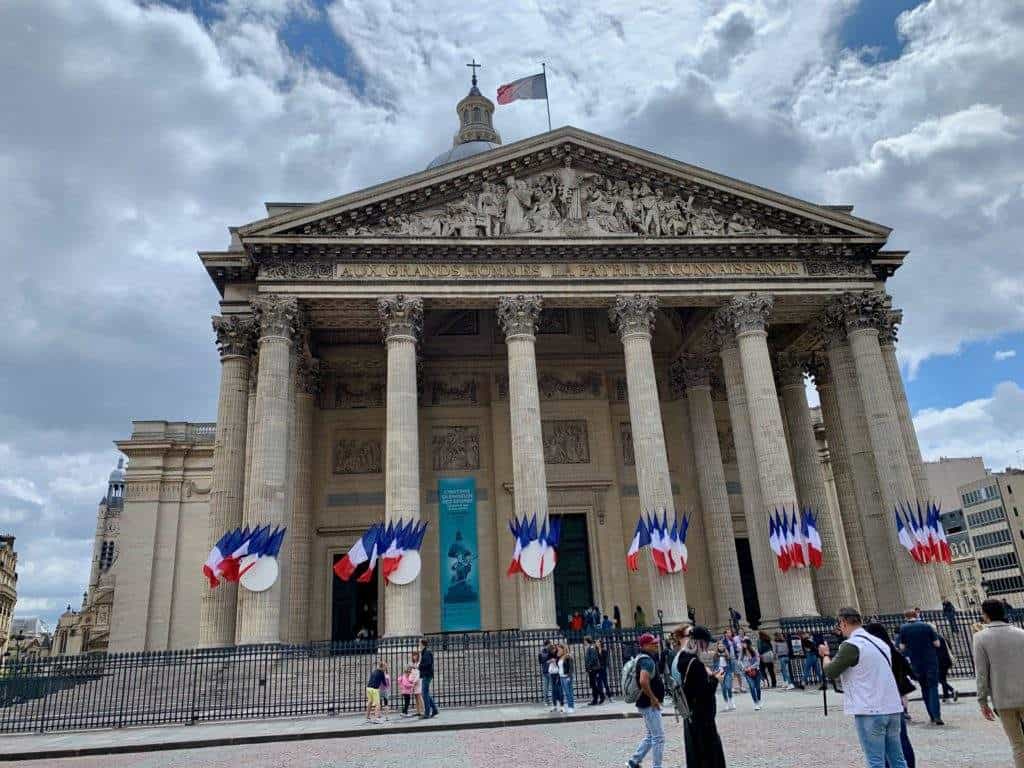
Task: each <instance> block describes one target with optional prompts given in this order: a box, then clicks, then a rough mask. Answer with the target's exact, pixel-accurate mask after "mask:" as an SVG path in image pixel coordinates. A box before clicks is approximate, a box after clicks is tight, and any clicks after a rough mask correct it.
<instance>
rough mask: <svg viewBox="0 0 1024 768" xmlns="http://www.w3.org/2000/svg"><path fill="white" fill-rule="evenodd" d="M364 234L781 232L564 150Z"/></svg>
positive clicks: (393, 218) (700, 234)
mask: <svg viewBox="0 0 1024 768" xmlns="http://www.w3.org/2000/svg"><path fill="white" fill-rule="evenodd" d="M368 233H369V234H372V235H396V236H405V237H456V238H460V237H461V238H478V237H488V238H489V237H506V236H509V237H514V236H528V235H534V236H537V235H540V236H545V235H547V236H551V235H555V236H559V235H562V236H600V235H640V236H643V237H729V236H734V237H749V236H762V237H767V236H773V235H781V234H782V232H781V231H780V230H779V229H778V228H776V227H774V226H769V225H768V224H766V223H764V222H760V221H758V220H757V219H756V218H755V217H754V216H752V215H750V214H749V213H745V212H743V211H740V210H734V211H729V210H725V209H722V208H719V207H716V206H713V205H708V204H705V203H702V202H700V201H698V200H696V198H695V196H694V195H693V194H680V193H679V192H678V190H675V189H673V188H672V187H671V186H667V185H666V186H659V185H657V184H652V183H650V182H648V181H646V180H642V179H641V180H638V181H633V182H630V181H627V180H625V179H613V178H611V177H608V176H605V175H603V174H601V173H592V172H589V171H584V170H582V169H579V168H576V167H574V166H573V164H572V160H571V158H568V157H567V158H565V159H564V160H563V163H562V165H561V166H560V167H558V168H553V169H551V170H547V171H542V172H539V173H534V174H532V175H529V176H526V177H523V178H517V177H515V176H509V177H507V178H506V179H505V183H504V184H501V183H497V182H487V181H484V182H482V183H481V184H480V185H479V187H478V188H477V189H475V190H469V191H466V192H463V193H462V195H461V196H460V197H457V198H456V199H454V200H451V201H448V202H446V203H445V204H443V205H441V206H437V207H433V208H429V209H427V210H422V211H414V212H398V213H392V214H388V215H387V216H385V217H384V219H383V221H381V222H379V223H378V224H377V225H376V226H371V227H370V228H369V230H368ZM307 234H313V232H309V233H307ZM350 234H361V232H355V231H353V232H352V233H350Z"/></svg>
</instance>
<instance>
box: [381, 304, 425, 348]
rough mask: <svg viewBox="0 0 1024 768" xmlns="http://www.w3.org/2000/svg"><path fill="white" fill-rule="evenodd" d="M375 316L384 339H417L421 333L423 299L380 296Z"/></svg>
mask: <svg viewBox="0 0 1024 768" xmlns="http://www.w3.org/2000/svg"><path fill="white" fill-rule="evenodd" d="M377 314H378V315H379V316H380V325H381V332H382V333H383V334H384V338H385V339H392V338H397V337H402V336H404V337H410V336H411V337H412V338H413V339H417V338H419V335H420V333H421V332H422V331H423V299H421V298H419V297H418V296H406V295H404V294H401V293H399V294H396V295H394V296H381V297H380V298H379V299H378V300H377Z"/></svg>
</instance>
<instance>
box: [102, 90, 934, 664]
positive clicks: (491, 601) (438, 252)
mask: <svg viewBox="0 0 1024 768" xmlns="http://www.w3.org/2000/svg"><path fill="white" fill-rule="evenodd" d="M493 110H494V105H493V104H492V103H491V102H490V100H489V99H487V98H485V97H484V96H483V95H482V94H481V93H480V91H479V90H478V89H477V87H476V83H475V81H474V84H473V87H472V89H471V90H470V92H469V94H468V95H467V96H466V98H464V99H463V100H462V101H460V102H459V104H458V106H457V110H456V111H457V113H458V120H459V128H458V132H457V133H456V136H455V140H454V145H453V147H452V148H451V149H449V150H446V151H445V152H444V153H442V154H441V155H440V156H439V157H438V158H437V159H436V160H435V161H434V162H432V163H431V164H430V165H429V167H428V168H426V169H425V170H422V171H420V172H418V173H414V174H412V175H409V176H405V177H403V178H399V179H395V180H392V181H388V182H385V183H383V184H380V185H377V186H374V187H371V188H368V189H364V190H360V191H356V192H351V193H348V194H345V195H343V196H341V197H336V198H332V199H329V200H324V201H320V202H310V203H306V202H292V203H268V204H267V214H268V215H267V217H266V218H263V219H260V220H258V221H254V222H251V223H249V224H246V225H244V226H241V227H233V228H231V230H230V232H231V238H230V244H229V245H228V246H227V248H226V249H224V250H218V251H204V252H201V253H200V259H201V262H202V264H203V267H204V268H205V269H206V270H207V273H208V274H209V276H210V279H211V280H212V281H213V283H214V285H215V286H216V287H217V289H218V291H219V293H220V296H221V303H220V313H219V314H218V315H217V316H216V317H214V319H213V326H214V333H215V339H216V343H217V347H218V349H219V352H220V358H221V384H220V395H219V402H218V409H217V422H216V425H215V426H214V425H212V424H194V423H185V422H163V421H149V422H135V424H134V429H133V433H132V435H131V436H130V437H129V438H128V439H126V440H123V441H119V442H118V447H119V448H120V449H121V450H122V452H123V453H124V454H125V455H127V456H128V458H129V462H130V463H129V465H128V469H127V476H126V479H125V502H124V509H123V513H122V515H121V528H120V547H119V554H118V555H117V567H116V569H115V570H116V571H117V573H118V574H119V576H118V582H117V588H116V590H115V592H114V608H113V619H112V621H113V624H112V629H111V639H110V648H111V649H112V650H136V649H163V648H182V647H189V646H194V645H203V646H218V645H230V644H234V643H237V644H245V643H258V642H278V641H286V642H305V641H308V640H327V639H334V640H344V639H346V638H348V637H351V636H352V635H353V634H354V633H355V632H356V631H357V630H365V631H367V632H369V633H370V634H384V635H415V634H418V633H420V632H437V631H452V630H471V629H483V630H491V629H503V628H525V629H531V628H545V629H547V628H552V627H554V626H555V625H556V623H564V622H565V619H566V617H567V615H568V614H569V613H570V612H572V611H574V610H580V609H582V608H583V607H585V606H590V605H598V606H600V607H601V608H602V609H603V611H604V612H605V613H608V614H609V615H612V614H613V613H614V612H615V611H616V610H618V611H619V612H620V613H621V615H622V617H623V619H624V622H625V623H626V624H627V625H628V623H629V617H630V616H631V615H632V613H633V608H634V607H635V606H637V605H641V606H643V607H644V609H645V611H646V614H647V616H648V617H654V616H658V615H661V616H662V617H663V618H664V621H665V623H666V624H668V625H672V624H675V623H678V622H681V621H684V620H686V618H687V614H688V608H693V609H694V611H695V613H696V617H697V620H698V621H701V622H703V623H706V624H709V625H712V626H724V625H725V624H727V622H728V621H729V613H728V610H729V608H730V607H734V608H737V609H739V610H740V611H741V613H743V614H744V616H745V617H746V618H750V619H754V618H755V617H756V618H759V619H760V620H762V621H763V622H765V623H767V624H769V625H770V624H771V623H772V622H777V621H778V619H779V617H781V616H802V615H815V614H819V613H821V614H825V615H829V614H834V612H835V611H836V610H837V609H838V608H839V607H840V606H842V605H848V604H857V605H859V606H860V607H861V608H862V610H863V611H864V612H865V613H869V614H871V613H879V612H892V611H897V610H903V609H904V608H906V607H907V606H912V605H920V606H923V607H925V608H937V607H938V606H939V604H940V594H941V591H940V590H944V589H946V587H945V586H942V587H940V584H943V583H944V582H945V583H948V571H947V569H945V568H943V567H940V566H927V567H920V566H918V565H917V564H915V563H914V562H913V561H912V559H911V558H910V557H909V556H908V555H907V553H906V552H904V551H903V550H902V548H901V547H900V546H899V544H898V542H897V538H896V532H895V530H894V528H895V521H894V518H893V515H892V509H893V508H894V507H895V506H896V504H897V503H899V502H900V501H903V500H904V499H908V498H921V499H925V498H931V496H932V494H931V492H930V490H929V488H928V481H927V478H926V476H925V471H924V468H923V463H922V460H921V454H920V450H919V447H918V443H917V437H916V435H915V433H914V429H913V423H912V421H911V418H910V410H909V407H908V404H907V399H906V393H905V391H904V386H903V382H902V379H901V377H900V371H899V366H898V365H897V362H896V352H895V345H896V334H897V328H898V324H899V322H900V321H901V313H900V312H899V311H898V310H896V309H894V308H893V306H892V303H891V299H890V297H889V296H888V294H887V293H886V290H885V284H886V280H887V279H888V278H889V277H890V276H891V275H892V274H893V273H894V272H895V271H896V270H897V269H898V268H899V267H900V265H901V264H902V263H903V261H904V259H905V258H906V255H907V254H906V252H903V251H894V250H889V249H887V248H886V247H885V245H886V241H887V239H888V236H889V233H890V230H889V228H888V227H885V226H883V225H881V224H877V223H874V222H871V221H867V220H865V219H862V218H859V217H857V216H854V215H852V208H851V207H849V206H828V205H820V204H815V203H810V202H807V201H803V200H798V199H795V198H793V197H790V196H787V195H784V194H781V193H778V192H774V191H772V190H768V189H764V188H761V187H757V186H755V185H752V184H747V183H745V182H742V181H738V180H736V179H733V178H729V177H726V176H723V175H721V174H717V173H714V172H713V171H710V170H706V169H704V168H699V167H697V166H693V165H688V164H686V163H682V162H679V161H676V160H672V159H670V158H667V157H664V156H661V155H657V154H654V153H651V152H647V151H644V150H642V149H638V148H636V147H631V146H627V145H624V144H622V143H619V142H617V141H613V140H611V139H608V138H605V137H602V136H596V135H594V134H591V133H587V132H585V131H581V130H579V129H576V128H571V127H566V128H560V129H558V130H554V131H550V132H548V133H545V134H542V135H539V136H535V137H531V138H528V139H524V140H522V141H519V142H516V143H515V144H511V145H502V144H501V138H500V136H499V135H498V133H497V132H496V131H495V130H494V128H493V125H492V113H493ZM807 375H810V376H812V377H813V380H814V383H815V385H816V386H817V388H818V392H819V396H820V401H821V404H822V408H821V417H822V418H821V424H820V426H819V427H817V428H816V427H815V424H814V419H813V418H812V415H811V412H810V409H809V408H808V403H807V398H806V389H805V376H807ZM826 446H827V450H823V449H824V448H825V447H826ZM826 457H827V459H828V462H827V465H826V464H824V463H823V458H826ZM830 474H831V476H832V480H831V481H829V479H828V478H829V475H830ZM833 489H834V490H833ZM799 507H812V508H814V509H815V510H817V512H818V515H819V527H820V530H821V535H822V539H823V544H824V548H825V565H824V567H823V568H822V569H821V570H819V571H815V572H813V573H812V572H810V571H809V570H806V569H791V570H790V571H788V572H787V573H785V574H783V573H781V572H779V571H778V569H777V567H776V565H775V559H774V556H773V555H772V552H771V549H770V546H769V542H768V522H767V521H768V513H769V511H771V510H775V509H783V508H785V509H787V510H793V509H794V508H799ZM645 514H648V515H650V514H655V515H658V516H659V517H663V518H664V519H666V520H668V521H669V524H670V525H671V523H672V521H674V520H680V519H681V518H682V517H683V515H684V514H685V515H687V516H688V518H689V521H690V527H689V538H688V541H687V545H688V548H689V553H690V563H689V570H688V572H687V573H686V574H683V573H675V574H662V573H660V572H659V571H658V570H657V569H655V568H654V567H653V566H652V565H651V564H650V563H649V562H648V560H646V559H645V563H646V564H645V565H644V567H643V568H642V570H641V571H640V572H639V573H636V574H634V573H630V572H629V571H628V570H627V569H626V568H624V565H623V559H624V556H625V553H626V550H627V548H628V545H629V541H630V539H631V538H632V536H633V531H634V528H635V527H636V524H637V520H638V518H640V517H641V516H642V515H645ZM554 518H557V519H558V520H560V522H561V531H562V538H561V542H560V545H559V556H558V567H557V568H555V570H554V573H553V574H552V575H549V576H546V577H545V578H543V579H530V578H526V577H523V576H513V577H509V576H506V569H507V568H508V564H509V561H510V559H511V557H512V553H513V548H514V542H513V539H512V536H511V535H510V534H509V526H508V523H509V521H511V520H513V519H519V520H521V521H522V520H536V521H537V522H538V523H539V524H543V522H544V521H546V520H548V519H554ZM410 519H412V520H424V519H425V520H427V521H428V522H429V528H428V533H427V536H426V539H425V540H424V543H423V548H422V551H421V558H422V562H423V568H422V570H421V572H420V574H419V576H418V578H416V579H415V580H413V581H412V582H410V583H407V584H397V583H384V580H383V579H381V578H379V574H378V575H375V576H374V577H373V578H372V579H371V580H370V581H369V582H368V583H360V582H357V581H351V582H342V581H340V580H339V579H337V578H336V577H335V576H334V574H333V573H332V565H333V564H334V563H335V562H337V560H338V559H339V558H341V557H342V556H343V555H344V553H345V552H346V551H348V549H349V547H351V546H352V544H353V543H354V542H355V541H356V540H357V539H358V538H359V537H360V535H361V534H362V533H363V532H364V531H365V530H366V529H367V527H368V526H369V525H371V524H374V523H376V522H378V521H381V520H385V521H389V522H397V521H407V520H410ZM260 524H273V525H287V526H288V534H287V537H286V539H285V544H284V547H283V548H282V550H281V556H280V564H281V567H280V578H279V579H278V580H277V582H276V583H275V584H274V585H273V586H272V587H271V588H270V589H267V590H266V591H263V592H249V591H248V590H246V589H237V588H236V587H235V586H234V585H231V584H222V585H221V586H218V587H217V588H216V589H210V588H209V587H208V586H206V583H205V581H204V579H203V577H202V575H201V565H202V563H203V561H204V560H205V558H206V555H207V553H208V552H209V551H210V548H211V546H212V544H213V543H214V542H216V541H217V539H218V538H220V536H221V535H223V533H224V532H225V531H227V530H230V529H232V528H234V527H236V526H245V525H248V526H254V525H260ZM869 553H870V556H869ZM453 573H454V574H455V575H456V576H457V579H453ZM121 574H127V575H128V577H127V578H125V577H123V576H122V575H121Z"/></svg>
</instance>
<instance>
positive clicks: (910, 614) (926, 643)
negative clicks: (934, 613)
mask: <svg viewBox="0 0 1024 768" xmlns="http://www.w3.org/2000/svg"><path fill="white" fill-rule="evenodd" d="M903 615H904V617H906V619H907V623H906V624H904V625H903V626H902V627H900V637H899V641H900V650H901V651H903V652H904V653H905V654H906V655H907V658H908V659H910V666H911V667H913V669H914V674H915V675H917V679H918V682H920V683H921V698H923V699H924V706H925V709H927V710H928V717H930V718H931V720H932V722H933V723H934V724H935V725H944V723H943V722H942V710H941V709H940V707H941V704H939V646H941V645H942V643H941V642H940V641H939V635H938V633H936V631H935V627H933V626H932V625H931V624H927V623H925V622H923V621H921V619H920V618H919V616H918V613H917V609H913V610H909V611H906V612H905V613H904V614H903Z"/></svg>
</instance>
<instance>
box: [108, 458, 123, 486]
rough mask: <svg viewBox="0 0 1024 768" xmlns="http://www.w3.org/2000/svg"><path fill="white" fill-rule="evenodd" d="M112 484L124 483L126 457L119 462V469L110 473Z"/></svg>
mask: <svg viewBox="0 0 1024 768" xmlns="http://www.w3.org/2000/svg"><path fill="white" fill-rule="evenodd" d="M110 482H111V483H123V482H124V457H121V458H120V459H118V460H117V469H115V470H114V471H113V472H111V473H110Z"/></svg>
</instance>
